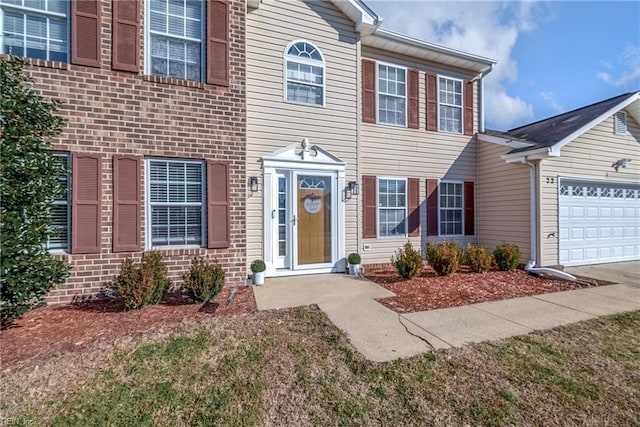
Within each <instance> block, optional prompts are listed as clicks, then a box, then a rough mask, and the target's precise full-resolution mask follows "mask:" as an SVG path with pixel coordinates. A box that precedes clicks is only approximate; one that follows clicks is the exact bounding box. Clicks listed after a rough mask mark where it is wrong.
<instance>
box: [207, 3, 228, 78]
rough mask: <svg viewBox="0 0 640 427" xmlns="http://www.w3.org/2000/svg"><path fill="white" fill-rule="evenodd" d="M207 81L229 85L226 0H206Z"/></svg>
mask: <svg viewBox="0 0 640 427" xmlns="http://www.w3.org/2000/svg"><path fill="white" fill-rule="evenodd" d="M207 83H211V84H214V85H219V86H229V3H228V1H227V0H207Z"/></svg>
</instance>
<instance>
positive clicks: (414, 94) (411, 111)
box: [407, 70, 420, 129]
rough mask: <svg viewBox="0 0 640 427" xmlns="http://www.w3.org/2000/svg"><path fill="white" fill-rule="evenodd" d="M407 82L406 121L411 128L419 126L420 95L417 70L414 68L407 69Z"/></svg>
mask: <svg viewBox="0 0 640 427" xmlns="http://www.w3.org/2000/svg"><path fill="white" fill-rule="evenodd" d="M407 82H408V83H409V93H408V97H407V98H408V105H407V111H408V121H409V123H408V124H407V126H409V127H410V128H412V129H418V128H420V117H419V114H420V95H419V94H418V92H419V91H420V88H419V83H418V71H416V70H408V71H407Z"/></svg>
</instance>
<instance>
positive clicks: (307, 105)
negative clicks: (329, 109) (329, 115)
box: [284, 99, 326, 108]
mask: <svg viewBox="0 0 640 427" xmlns="http://www.w3.org/2000/svg"><path fill="white" fill-rule="evenodd" d="M284 103H285V104H292V105H302V106H304V107H313V108H324V107H326V105H325V104H307V103H306V102H298V101H289V100H287V99H285V100H284Z"/></svg>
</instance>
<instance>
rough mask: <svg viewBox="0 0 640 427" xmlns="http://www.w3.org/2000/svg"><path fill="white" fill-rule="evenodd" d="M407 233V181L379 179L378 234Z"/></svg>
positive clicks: (397, 235)
mask: <svg viewBox="0 0 640 427" xmlns="http://www.w3.org/2000/svg"><path fill="white" fill-rule="evenodd" d="M406 235H407V181H406V180H405V179H393V178H379V179H378V236H379V237H404V236H406Z"/></svg>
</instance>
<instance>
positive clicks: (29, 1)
mask: <svg viewBox="0 0 640 427" xmlns="http://www.w3.org/2000/svg"><path fill="white" fill-rule="evenodd" d="M69 3H70V2H69V1H67V0H0V16H1V17H2V19H1V20H0V22H1V24H0V25H1V31H0V32H1V33H2V44H1V46H0V53H4V54H8V55H17V56H26V57H29V58H37V59H45V60H48V61H61V62H67V61H68V59H69Z"/></svg>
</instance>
